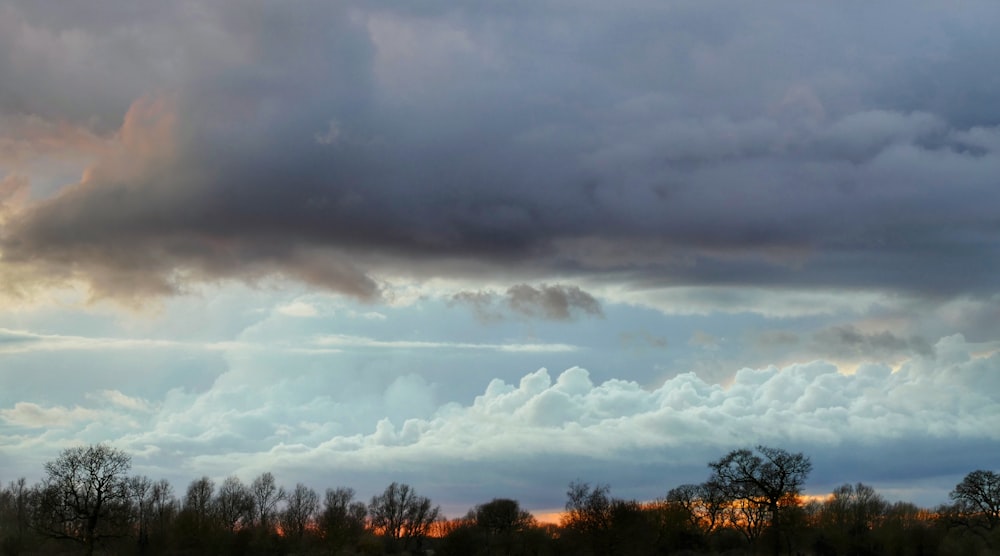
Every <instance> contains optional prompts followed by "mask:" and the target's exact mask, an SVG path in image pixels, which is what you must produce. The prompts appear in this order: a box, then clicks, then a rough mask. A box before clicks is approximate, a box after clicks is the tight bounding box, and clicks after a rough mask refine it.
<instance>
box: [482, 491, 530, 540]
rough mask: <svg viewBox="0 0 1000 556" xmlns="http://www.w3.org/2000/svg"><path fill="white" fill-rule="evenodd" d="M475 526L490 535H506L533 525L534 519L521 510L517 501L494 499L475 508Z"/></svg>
mask: <svg viewBox="0 0 1000 556" xmlns="http://www.w3.org/2000/svg"><path fill="white" fill-rule="evenodd" d="M473 515H474V516H475V523H476V526H478V527H481V528H482V529H483V530H485V531H486V532H487V533H488V534H490V535H494V536H495V535H508V534H510V533H513V532H515V531H520V530H523V529H526V528H528V527H531V526H532V525H534V524H535V518H534V517H532V515H531V514H530V513H528V512H527V511H525V510H522V509H521V505H520V504H519V503H518V502H517V500H511V499H509V498H494V499H493V500H491V501H489V502H487V503H485V504H480V505H478V506H476V508H475V510H474V514H473Z"/></svg>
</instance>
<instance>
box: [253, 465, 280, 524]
mask: <svg viewBox="0 0 1000 556" xmlns="http://www.w3.org/2000/svg"><path fill="white" fill-rule="evenodd" d="M250 494H251V496H252V500H253V509H254V519H255V521H256V524H257V527H259V528H260V529H261V530H262V531H264V532H269V531H270V529H271V518H272V517H274V514H275V512H276V511H277V509H278V503H279V502H281V501H282V500H284V499H285V489H284V487H279V486H278V485H277V483H275V482H274V475H273V474H271V472H270V471H268V472H266V473H263V474H261V475H259V476H258V477H257V478H256V479H254V480H253V483H251V485H250Z"/></svg>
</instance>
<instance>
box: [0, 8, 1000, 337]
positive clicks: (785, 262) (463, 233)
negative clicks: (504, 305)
mask: <svg viewBox="0 0 1000 556" xmlns="http://www.w3.org/2000/svg"><path fill="white" fill-rule="evenodd" d="M896 4H898V5H896ZM123 5H124V4H123ZM144 6H145V4H137V5H135V6H133V5H132V4H128V6H127V7H128V9H127V10H125V11H122V12H121V13H118V12H115V10H114V8H116V7H118V4H117V3H115V2H104V3H102V4H101V9H102V10H104V11H102V13H104V14H105V15H106V17H103V16H102V17H100V18H98V17H90V16H89V15H86V14H82V15H80V16H79V17H72V18H71V17H69V16H67V15H66V13H64V12H62V11H61V10H47V9H46V8H45V7H44V6H37V5H36V4H35V3H23V4H22V3H16V2H9V3H6V4H4V5H3V6H2V7H3V13H4V17H3V18H2V20H3V22H4V23H3V25H4V26H5V27H6V30H7V31H10V32H4V33H0V37H3V38H2V39H0V41H2V42H3V43H4V46H5V47H6V48H4V49H3V50H2V52H3V53H4V54H2V55H0V83H2V85H0V110H2V111H3V112H4V114H7V115H10V114H20V115H23V114H28V113H30V114H36V115H38V116H39V117H41V118H43V119H45V120H51V121H67V122H71V123H73V124H74V125H77V126H82V127H88V126H89V127H91V128H93V130H94V131H95V132H96V133H100V134H102V136H105V137H110V138H112V139H113V140H114V141H115V142H116V143H115V144H116V145H117V146H113V147H109V152H108V153H104V154H102V155H101V156H99V157H98V159H97V160H96V161H95V162H94V164H93V166H92V168H91V169H90V170H89V171H88V173H87V175H86V176H85V177H84V179H83V180H82V181H81V182H80V183H79V184H76V185H73V186H70V187H67V188H65V189H63V190H62V191H60V192H59V193H57V194H55V195H53V196H51V197H49V198H46V199H43V200H40V201H38V202H36V203H34V204H32V205H30V206H29V207H27V208H26V209H24V210H23V211H21V212H20V213H19V214H18V215H17V216H16V217H15V218H12V219H10V220H9V221H7V222H6V223H4V224H3V229H2V240H0V241H2V243H0V248H2V251H3V260H4V267H5V268H6V272H7V273H9V274H11V275H13V274H14V270H17V271H18V272H17V276H22V277H23V276H25V275H26V274H25V273H26V272H28V270H31V271H33V272H34V276H35V277H37V276H40V275H43V274H44V275H45V276H47V277H48V278H50V279H59V278H65V279H69V278H74V279H82V280H85V281H87V282H89V283H90V284H91V285H92V287H93V288H94V291H95V293H96V294H97V295H118V296H121V295H125V296H134V297H143V296H147V295H161V294H170V293H174V292H178V291H184V289H185V287H186V286H187V285H188V284H190V283H192V282H198V281H206V280H207V281H214V280H218V279H239V280H247V281H254V280H259V279H262V278H265V277H269V276H274V275H278V276H284V277H289V278H292V279H297V280H301V281H304V282H307V283H310V284H315V285H318V286H322V287H327V288H331V289H335V290H339V291H343V292H347V293H350V294H353V295H357V296H360V297H367V298H372V297H376V296H378V294H379V285H378V280H377V278H378V276H380V275H383V274H384V273H390V274H391V273H400V272H403V273H408V274H413V275H416V276H423V277H426V276H434V275H438V276H440V275H455V274H463V273H464V274H470V275H471V274H482V273H491V272H497V271H500V272H503V273H504V275H505V276H509V277H513V278H514V279H515V280H516V279H524V278H525V277H526V276H528V275H529V274H530V275H531V276H532V277H541V278H544V277H545V276H546V275H549V276H551V275H553V274H559V275H560V276H573V275H593V274H600V275H604V276H607V277H608V278H614V279H623V280H627V281H631V282H633V283H636V284H640V285H642V284H653V285H659V284H664V283H670V284H682V283H688V284H694V283H698V284H736V285H743V284H746V285H769V286H780V285H787V286H802V287H850V288H853V287H859V288H871V287H874V288H897V287H898V288H904V289H911V290H915V291H920V292H931V293H936V294H948V295H950V294H955V293H961V292H972V293H981V292H988V291H992V290H993V289H994V284H995V278H994V277H995V275H996V273H997V271H998V270H1000V268H997V267H998V264H1000V263H998V262H997V261H1000V257H998V256H997V255H998V253H997V251H998V240H1000V237H998V221H997V218H996V215H995V207H996V206H997V204H998V202H1000V198H998V197H1000V190H998V189H997V188H996V187H995V176H997V175H1000V129H998V128H997V127H995V126H996V125H997V121H996V118H995V106H997V105H998V103H997V101H998V100H1000V92H997V91H1000V88H995V87H992V88H991V87H989V86H987V84H986V81H988V80H989V79H991V77H988V76H992V75H995V74H996V73H997V72H994V71H989V70H990V68H991V67H993V66H995V64H996V62H995V57H994V56H993V55H992V52H994V51H995V50H996V48H989V47H991V46H992V47H1000V45H998V44H995V43H996V42H998V39H996V38H994V34H992V33H989V32H988V31H989V29H988V25H987V23H986V22H989V21H995V20H996V17H997V16H1000V14H998V13H996V12H997V11H998V9H1000V8H997V7H996V5H995V4H993V3H987V2H981V3H971V4H969V5H968V6H966V7H965V8H963V10H962V11H961V13H950V12H949V11H947V10H945V9H944V8H935V7H933V6H929V7H917V8H912V6H911V4H909V3H907V4H903V3H889V4H885V5H880V6H877V7H867V8H866V9H864V10H856V9H848V8H847V7H842V6H839V5H834V4H830V5H822V6H795V7H789V6H787V5H786V4H783V3H782V4H778V3H771V2H764V3H755V4H753V5H746V6H743V7H732V6H726V7H719V6H712V5H707V4H702V3H686V2H673V3H667V4H662V3H648V4H647V3H644V2H638V1H637V2H632V3H630V4H629V6H627V7H623V8H622V9H614V10H610V9H608V8H607V7H606V6H597V5H595V6H586V5H580V6H574V7H573V8H572V9H570V8H567V7H565V6H562V5H558V4H550V3H544V2H542V3H532V4H524V5H520V4H518V5H511V6H506V5H505V7H503V8H478V9H472V8H458V7H452V6H450V5H448V4H445V3H431V4H428V5H426V6H423V7H421V8H419V9H418V8H415V7H412V6H410V5H409V4H405V5H400V6H394V5H392V4H385V5H381V7H380V8H378V9H371V7H370V6H367V5H364V4H359V5H349V4H338V5H337V6H334V7H330V6H328V5H326V3H320V2H297V3H292V4H281V5H276V4H270V3H266V2H254V3H213V4H210V5H205V6H199V5H197V4H187V5H185V7H184V8H183V9H181V8H169V7H167V6H166V5H163V4H156V5H149V6H145V7H144ZM901 6H905V7H906V8H907V12H908V13H909V14H910V16H909V17H908V18H907V19H906V20H905V21H903V20H900V19H899V18H898V10H899V8H900V7H901ZM178 23H183V25H178ZM181 29H183V30H181ZM957 57H962V59H961V64H960V65H961V68H959V69H946V68H951V66H950V65H949V64H950V63H951V62H952V61H957V60H956V58H957ZM976 67H978V68H982V71H981V72H975V71H971V70H969V68H976ZM934 68H939V69H940V71H941V72H942V73H943V74H947V75H949V76H952V77H953V78H954V79H955V80H958V82H956V83H955V84H954V87H951V86H949V87H948V88H947V89H945V90H929V91H930V92H927V93H926V94H925V95H923V96H921V93H920V91H917V92H914V91H912V90H911V88H912V87H913V86H914V83H921V82H922V80H926V77H927V76H926V75H925V74H926V73H927V72H929V71H937V70H935V69H934ZM963 68H964V69H963ZM133 70H134V71H133ZM959 90H969V91H975V92H976V94H975V95H971V96H969V97H968V98H965V99H964V100H963V102H962V108H961V110H960V111H957V110H955V109H945V108H943V107H944V106H945V105H948V106H951V104H952V103H950V102H948V103H946V102H943V101H942V99H945V98H947V99H957V98H958V97H956V96H955V95H957V94H958V93H956V92H955V91H959ZM949 91H950V92H949ZM949 95H950V96H949ZM129 105H131V108H130V109H128V110H129V112H128V116H126V118H125V123H124V125H123V126H122V128H121V130H120V131H119V132H118V134H117V135H111V129H112V128H113V126H110V127H109V126H108V125H107V124H108V122H111V121H114V120H113V118H114V116H115V115H117V117H121V115H122V114H124V113H125V111H126V107H127V106H129ZM978 116H981V117H978ZM2 131H3V130H0V132H2ZM959 268H960V269H961V271H957V270H956V269H959ZM26 269H27V270H26ZM2 270H3V269H0V271H2ZM27 275H30V273H28V274H27ZM543 297H544V296H543ZM537 301H538V300H536V301H532V302H530V303H529V306H548V307H549V309H551V308H552V307H555V306H554V305H551V304H549V305H546V303H547V302H545V301H544V300H542V301H543V302H542V304H541V305H539V304H538V303H537ZM567 306H568V305H566V306H564V307H567ZM549 309H546V311H547V310H549ZM556 309H558V308H557V307H556ZM557 312H558V311H557ZM543 313H544V311H543ZM544 314H548V313H544ZM551 314H553V315H554V314H556V313H551ZM556 318H558V317H556Z"/></svg>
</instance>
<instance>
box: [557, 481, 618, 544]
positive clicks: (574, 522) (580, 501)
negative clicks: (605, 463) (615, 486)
mask: <svg viewBox="0 0 1000 556" xmlns="http://www.w3.org/2000/svg"><path fill="white" fill-rule="evenodd" d="M610 492H611V488H610V487H609V486H608V485H597V486H594V487H591V486H590V484H589V483H584V482H579V481H573V482H571V483H570V484H569V490H567V491H566V513H565V514H564V516H563V525H564V526H568V527H572V528H574V529H577V530H579V531H582V532H584V533H592V532H595V531H602V530H605V529H607V528H609V527H610V526H611V510H612V502H613V500H612V499H611V496H610V494H609V493H610Z"/></svg>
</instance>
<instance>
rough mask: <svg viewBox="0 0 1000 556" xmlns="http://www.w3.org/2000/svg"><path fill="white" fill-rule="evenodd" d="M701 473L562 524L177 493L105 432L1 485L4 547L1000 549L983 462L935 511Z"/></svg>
mask: <svg viewBox="0 0 1000 556" xmlns="http://www.w3.org/2000/svg"><path fill="white" fill-rule="evenodd" d="M708 468H709V471H710V472H709V476H708V478H707V480H706V481H705V482H703V483H699V484H684V485H679V486H676V487H674V488H671V489H670V490H669V491H668V492H667V493H666V495H665V496H664V497H663V498H661V499H658V500H654V501H636V500H626V499H620V498H616V497H614V496H612V495H611V489H610V487H609V486H608V485H600V484H598V485H592V484H590V483H586V482H583V481H574V482H572V483H570V485H569V487H568V490H567V492H566V504H565V512H564V514H563V516H562V520H561V522H560V523H559V524H558V525H552V524H543V523H539V522H538V521H537V520H536V519H535V518H534V517H533V516H532V515H531V514H530V513H529V512H527V511H525V510H524V509H523V508H521V506H520V504H519V503H518V502H517V501H516V500H512V499H508V498H495V499H493V500H491V501H488V502H485V503H483V504H479V505H477V506H475V507H474V508H472V509H470V510H469V511H468V513H467V514H466V515H465V516H463V517H460V518H457V519H446V518H445V517H444V516H443V515H442V514H441V510H440V508H439V507H438V506H437V505H435V504H433V502H432V501H431V500H430V499H429V498H427V497H425V496H421V495H419V494H418V493H417V492H416V490H415V489H414V488H413V487H411V486H410V485H407V484H403V483H397V482H393V483H391V484H390V485H389V486H387V487H386V488H385V490H384V491H383V492H382V493H381V494H378V495H376V496H373V497H372V498H371V499H370V500H369V501H368V502H364V501H361V500H358V499H357V498H356V493H355V491H354V490H353V489H351V488H349V487H344V486H341V487H336V488H327V489H326V490H325V491H324V492H323V494H322V495H321V494H320V493H318V492H317V491H315V490H314V489H312V488H310V487H308V486H306V485H303V484H301V483H300V484H296V485H295V486H294V488H290V489H286V488H285V487H284V486H282V485H279V484H278V482H277V481H276V479H275V477H274V475H273V474H271V473H269V472H266V473H262V474H260V475H259V476H257V477H256V478H254V479H253V480H252V481H250V482H249V483H244V482H243V481H242V480H240V479H239V478H238V477H235V476H231V477H228V478H226V479H225V480H223V481H222V482H221V483H218V484H217V483H216V482H215V481H213V480H212V479H210V478H208V477H201V478H199V479H195V480H194V481H192V482H191V483H190V484H189V485H188V486H187V489H186V490H185V492H184V493H183V494H182V495H181V494H179V493H176V492H175V491H174V489H173V487H172V486H171V485H170V483H169V482H167V481H166V480H158V481H153V480H151V479H149V478H148V477H145V476H141V475H140V476H137V475H131V474H130V471H131V457H130V456H129V455H128V454H127V453H125V452H123V451H121V450H118V449H115V448H112V447H110V446H107V445H103V444H100V445H92V446H81V447H76V448H69V449H67V450H64V451H63V452H62V453H61V454H59V456H58V457H57V458H56V459H54V460H52V461H50V462H48V463H46V464H45V469H44V471H45V478H44V479H43V480H42V481H41V482H39V483H38V484H34V485H29V484H28V483H27V481H26V480H25V479H24V478H21V479H18V480H14V481H11V482H10V483H8V484H7V485H6V486H5V487H3V488H0V554H5V555H12V556H13V555H21V554H39V555H41V554H66V553H82V554H87V555H88V556H89V555H93V554H136V555H142V554H149V555H175V554H176V555H194V554H234V555H235V554H276V555H282V554H287V555H293V554H302V555H313V554H315V555H320V554H324V555H342V556H349V555H373V556H374V555H382V554H435V555H445V556H447V555H460V556H470V555H471V556H477V555H482V556H493V555H503V556H518V555H534V556H544V555H571V554H572V555H584V556H619V555H621V556H631V555H636V556H638V555H658V554H662V555H671V554H676V555H687V556H691V555H698V554H704V555H713V554H719V555H721V554H726V555H741V554H746V555H751V554H774V555H779V554H789V555H799V554H802V555H805V554H810V555H816V556H835V555H850V556H869V555H871V556H874V555H882V554H891V555H900V556H909V555H913V556H918V555H920V556H923V555H935V554H942V555H943V554H948V555H969V556H978V555H984V554H995V553H998V551H1000V474H998V473H996V472H993V471H984V470H977V471H973V472H971V473H969V474H968V475H967V476H966V477H965V478H964V479H963V480H962V481H961V482H960V483H959V484H958V485H956V487H955V489H954V490H953V491H952V492H951V503H950V504H945V505H942V506H940V507H937V508H934V509H932V510H931V509H925V508H919V507H917V506H915V505H914V504H911V503H908V502H895V503H890V502H888V501H887V500H886V499H885V498H884V497H882V496H881V495H880V494H879V493H878V492H876V491H875V489H873V488H872V487H870V486H868V485H865V484H862V483H856V484H845V485H843V486H840V487H838V488H836V489H834V491H833V492H832V493H831V494H830V496H828V497H826V498H824V499H812V500H805V499H804V498H803V497H802V487H803V485H804V483H805V480H806V478H807V477H808V475H809V473H810V471H811V470H812V463H811V461H810V459H809V458H808V457H806V456H805V455H804V454H802V453H790V452H788V451H785V450H782V449H780V448H772V447H768V446H757V447H756V448H754V449H738V450H733V451H731V452H729V453H728V454H726V455H725V456H723V457H722V458H720V459H718V460H716V461H713V462H710V463H709V464H708Z"/></svg>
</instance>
